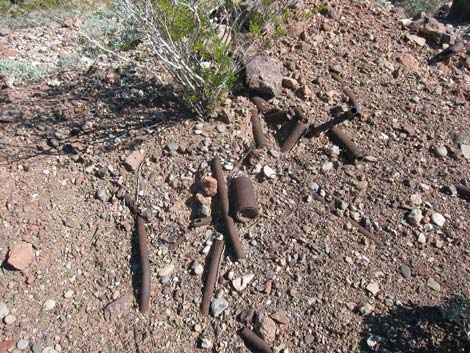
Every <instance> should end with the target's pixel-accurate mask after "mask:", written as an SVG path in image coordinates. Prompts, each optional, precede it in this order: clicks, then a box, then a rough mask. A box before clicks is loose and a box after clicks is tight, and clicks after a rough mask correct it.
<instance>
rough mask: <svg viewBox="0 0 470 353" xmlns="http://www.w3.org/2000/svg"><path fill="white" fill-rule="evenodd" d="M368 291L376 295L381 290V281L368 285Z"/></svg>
mask: <svg viewBox="0 0 470 353" xmlns="http://www.w3.org/2000/svg"><path fill="white" fill-rule="evenodd" d="M366 289H367V291H368V292H369V293H371V294H372V295H374V296H375V295H376V294H377V293H378V292H379V291H380V288H379V283H378V282H373V283H370V284H369V285H368V286H367V287H366Z"/></svg>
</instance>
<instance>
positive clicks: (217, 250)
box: [200, 239, 224, 317]
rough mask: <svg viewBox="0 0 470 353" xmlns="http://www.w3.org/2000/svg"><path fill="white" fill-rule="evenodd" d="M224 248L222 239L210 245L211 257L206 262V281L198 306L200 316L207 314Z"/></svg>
mask: <svg viewBox="0 0 470 353" xmlns="http://www.w3.org/2000/svg"><path fill="white" fill-rule="evenodd" d="M223 250H224V241H223V240H219V239H217V240H216V241H215V242H214V244H213V245H212V249H211V258H210V262H209V263H208V266H209V267H208V268H207V271H206V281H205V283H204V288H203V291H202V302H201V307H200V313H201V315H202V316H206V317H207V316H209V308H210V304H211V299H212V296H213V294H214V290H215V284H216V282H217V274H218V272H219V265H220V260H221V258H222V253H223Z"/></svg>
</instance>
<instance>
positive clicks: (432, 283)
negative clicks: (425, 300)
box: [426, 277, 441, 292]
mask: <svg viewBox="0 0 470 353" xmlns="http://www.w3.org/2000/svg"><path fill="white" fill-rule="evenodd" d="M426 284H427V285H428V287H429V288H431V289H434V290H435V291H437V292H439V291H440V290H441V285H440V284H439V283H437V282H436V280H435V279H434V278H432V277H429V279H428V282H427V283H426Z"/></svg>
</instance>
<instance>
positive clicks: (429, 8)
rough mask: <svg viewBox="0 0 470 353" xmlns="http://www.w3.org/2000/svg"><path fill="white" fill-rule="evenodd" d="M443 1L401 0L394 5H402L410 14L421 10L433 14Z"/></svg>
mask: <svg viewBox="0 0 470 353" xmlns="http://www.w3.org/2000/svg"><path fill="white" fill-rule="evenodd" d="M445 2H446V1H445V0H403V1H399V2H397V3H396V5H398V6H400V7H403V8H404V9H405V11H406V12H407V13H408V14H409V15H410V16H415V15H418V14H420V13H421V12H425V13H427V14H428V15H434V14H435V13H436V12H437V10H439V8H440V7H441V6H442V5H443V4H444V3H445Z"/></svg>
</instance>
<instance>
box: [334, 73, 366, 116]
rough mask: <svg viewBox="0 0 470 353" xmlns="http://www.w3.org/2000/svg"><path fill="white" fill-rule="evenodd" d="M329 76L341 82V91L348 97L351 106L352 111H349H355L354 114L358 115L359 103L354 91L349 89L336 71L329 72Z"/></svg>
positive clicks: (359, 112) (359, 111) (359, 110)
mask: <svg viewBox="0 0 470 353" xmlns="http://www.w3.org/2000/svg"><path fill="white" fill-rule="evenodd" d="M330 75H331V77H333V79H334V80H335V81H338V82H339V83H340V84H341V89H342V90H343V93H344V94H345V95H346V96H347V97H348V98H349V103H350V104H351V105H352V106H353V108H354V111H353V112H351V113H355V115H360V114H361V105H360V104H359V102H358V101H357V99H356V96H355V95H354V93H353V92H352V91H351V89H350V88H349V87H348V86H347V85H346V83H345V82H344V80H343V79H342V78H341V77H340V76H339V75H338V74H336V73H334V72H331V73H330Z"/></svg>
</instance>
